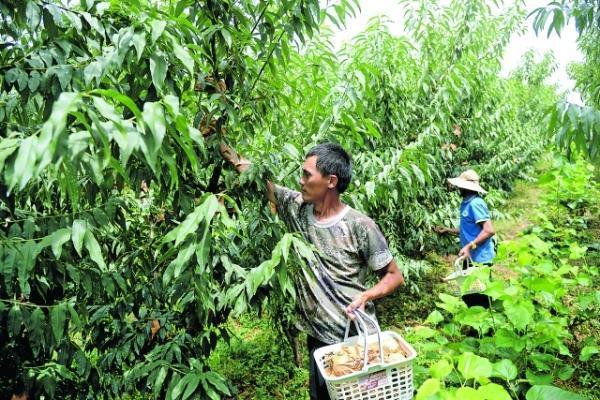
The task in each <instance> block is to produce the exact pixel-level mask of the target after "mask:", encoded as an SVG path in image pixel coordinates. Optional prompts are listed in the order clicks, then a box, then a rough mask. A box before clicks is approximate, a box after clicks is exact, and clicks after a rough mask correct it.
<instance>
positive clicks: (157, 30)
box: [150, 19, 167, 44]
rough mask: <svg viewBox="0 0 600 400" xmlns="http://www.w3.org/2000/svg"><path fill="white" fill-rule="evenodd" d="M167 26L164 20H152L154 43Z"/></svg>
mask: <svg viewBox="0 0 600 400" xmlns="http://www.w3.org/2000/svg"><path fill="white" fill-rule="evenodd" d="M166 26H167V23H166V22H165V21H162V20H158V19H154V20H152V21H151V22H150V27H151V28H152V44H154V43H155V42H156V40H157V39H158V38H159V37H160V36H161V35H162V33H163V32H164V30H165V27H166Z"/></svg>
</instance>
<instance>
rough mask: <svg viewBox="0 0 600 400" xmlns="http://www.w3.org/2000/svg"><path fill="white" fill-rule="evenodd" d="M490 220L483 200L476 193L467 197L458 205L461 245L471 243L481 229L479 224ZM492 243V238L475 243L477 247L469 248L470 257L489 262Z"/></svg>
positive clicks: (491, 255)
mask: <svg viewBox="0 0 600 400" xmlns="http://www.w3.org/2000/svg"><path fill="white" fill-rule="evenodd" d="M488 220H490V212H489V211H488V208H487V205H486V204H485V201H483V199H482V198H481V197H479V196H477V195H473V196H470V197H467V198H466V199H464V200H463V202H462V203H461V205H460V229H459V232H460V245H461V247H464V246H466V245H467V244H469V243H471V242H472V241H473V240H475V238H476V237H477V236H479V233H481V231H482V230H483V229H482V227H481V226H480V225H479V224H480V223H482V222H484V221H488ZM494 256H495V254H494V243H493V242H492V238H488V239H487V240H486V241H485V242H483V243H480V244H478V245H477V248H476V249H474V250H471V258H472V259H473V261H475V262H478V263H489V262H492V261H493V260H494Z"/></svg>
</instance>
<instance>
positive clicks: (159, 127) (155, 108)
mask: <svg viewBox="0 0 600 400" xmlns="http://www.w3.org/2000/svg"><path fill="white" fill-rule="evenodd" d="M143 118H144V122H145V123H146V125H147V126H148V128H150V132H152V138H153V148H152V151H153V152H154V153H156V152H157V151H158V149H160V146H161V145H162V142H163V139H164V137H165V132H166V125H165V124H166V123H165V114H164V111H163V108H162V106H161V105H160V103H145V104H144V113H143Z"/></svg>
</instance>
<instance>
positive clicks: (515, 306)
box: [504, 301, 532, 330]
mask: <svg viewBox="0 0 600 400" xmlns="http://www.w3.org/2000/svg"><path fill="white" fill-rule="evenodd" d="M504 312H505V313H506V316H507V317H508V319H509V320H510V321H511V322H512V324H513V325H514V327H515V328H516V329H519V330H523V329H525V327H526V326H527V325H529V323H531V317H532V316H531V313H530V311H529V308H528V307H525V306H524V305H523V304H521V303H513V302H512V301H505V302H504Z"/></svg>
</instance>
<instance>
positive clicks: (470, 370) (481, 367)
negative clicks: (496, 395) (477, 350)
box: [458, 352, 492, 379]
mask: <svg viewBox="0 0 600 400" xmlns="http://www.w3.org/2000/svg"><path fill="white" fill-rule="evenodd" d="M458 370H459V371H460V373H461V374H462V375H463V376H464V377H465V379H479V378H489V377H490V376H491V375H492V364H491V363H490V361H489V360H488V359H487V358H483V357H479V356H477V355H475V354H473V353H470V352H466V353H463V354H462V355H461V356H460V357H459V358H458Z"/></svg>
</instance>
